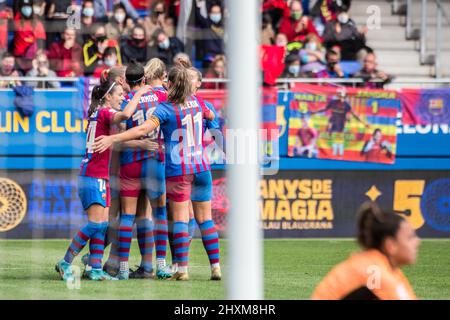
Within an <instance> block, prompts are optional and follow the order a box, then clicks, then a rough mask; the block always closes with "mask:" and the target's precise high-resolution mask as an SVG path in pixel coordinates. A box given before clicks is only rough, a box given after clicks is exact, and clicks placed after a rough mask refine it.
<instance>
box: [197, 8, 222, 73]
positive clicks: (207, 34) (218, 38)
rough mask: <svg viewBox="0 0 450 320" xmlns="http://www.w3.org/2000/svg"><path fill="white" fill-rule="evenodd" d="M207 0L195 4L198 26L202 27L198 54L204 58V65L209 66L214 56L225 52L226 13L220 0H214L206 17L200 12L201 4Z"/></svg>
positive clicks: (198, 41) (198, 42)
mask: <svg viewBox="0 0 450 320" xmlns="http://www.w3.org/2000/svg"><path fill="white" fill-rule="evenodd" d="M204 1H205V0H196V4H197V5H194V11H195V23H196V26H197V27H198V28H200V29H202V30H203V31H204V32H203V34H202V39H201V40H197V41H196V49H197V51H198V52H197V56H198V57H201V58H202V60H203V67H204V68H208V67H209V64H210V63H211V62H212V60H214V57H215V56H217V55H219V54H224V53H225V48H224V42H223V36H224V34H225V28H224V15H223V10H222V7H221V6H220V3H219V2H213V3H212V5H211V7H210V8H209V11H208V17H207V18H205V17H203V16H202V14H201V12H200V7H199V6H200V5H201V4H202V2H204Z"/></svg>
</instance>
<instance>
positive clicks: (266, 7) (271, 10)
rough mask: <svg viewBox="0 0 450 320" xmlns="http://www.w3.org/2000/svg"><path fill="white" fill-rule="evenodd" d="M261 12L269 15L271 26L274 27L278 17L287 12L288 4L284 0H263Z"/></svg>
mask: <svg viewBox="0 0 450 320" xmlns="http://www.w3.org/2000/svg"><path fill="white" fill-rule="evenodd" d="M262 10H263V14H265V15H269V16H270V19H271V23H272V27H274V28H276V27H277V26H278V23H279V22H280V19H281V18H282V17H283V16H284V15H285V14H288V12H289V6H288V4H287V2H286V1H285V0H264V1H263V5H262Z"/></svg>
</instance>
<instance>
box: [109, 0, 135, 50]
mask: <svg viewBox="0 0 450 320" xmlns="http://www.w3.org/2000/svg"><path fill="white" fill-rule="evenodd" d="M133 27H134V22H133V20H132V19H131V18H130V17H129V16H128V15H127V11H126V10H125V6H124V5H123V4H121V3H119V4H116V5H115V6H114V13H113V16H112V17H111V18H109V22H108V23H107V24H106V25H105V29H106V36H107V37H108V39H114V40H117V41H119V42H120V41H122V40H124V39H125V38H128V37H129V36H130V34H131V29H133Z"/></svg>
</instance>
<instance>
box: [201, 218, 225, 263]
mask: <svg viewBox="0 0 450 320" xmlns="http://www.w3.org/2000/svg"><path fill="white" fill-rule="evenodd" d="M199 227H200V232H201V234H202V242H203V247H204V248H205V250H206V253H207V254H208V258H209V263H210V264H211V266H213V267H216V266H218V265H219V260H220V253H219V234H218V233H217V230H216V226H215V225H214V221H213V220H208V221H205V222H203V223H201V224H200V225H199Z"/></svg>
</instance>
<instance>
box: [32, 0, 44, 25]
mask: <svg viewBox="0 0 450 320" xmlns="http://www.w3.org/2000/svg"><path fill="white" fill-rule="evenodd" d="M45 7H46V2H45V1H44V0H34V4H33V13H34V14H35V16H36V18H38V19H39V20H41V21H43V20H44V16H45ZM45 29H46V31H47V26H46V28H45Z"/></svg>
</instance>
